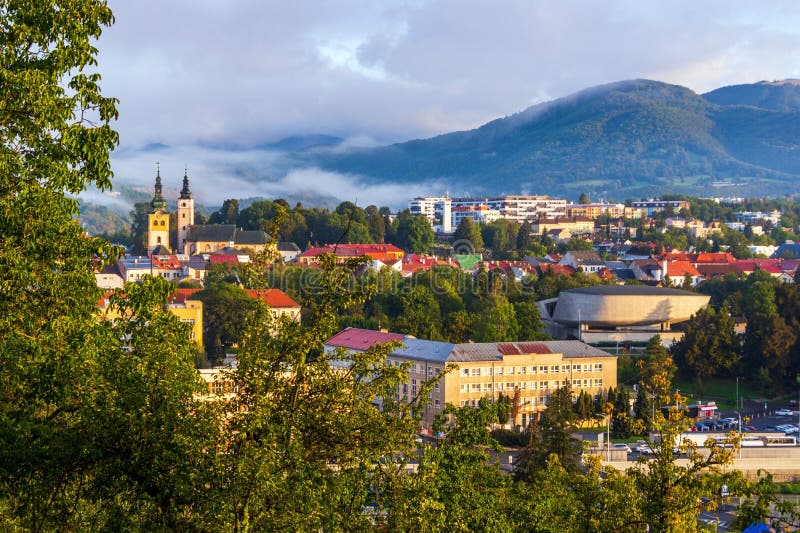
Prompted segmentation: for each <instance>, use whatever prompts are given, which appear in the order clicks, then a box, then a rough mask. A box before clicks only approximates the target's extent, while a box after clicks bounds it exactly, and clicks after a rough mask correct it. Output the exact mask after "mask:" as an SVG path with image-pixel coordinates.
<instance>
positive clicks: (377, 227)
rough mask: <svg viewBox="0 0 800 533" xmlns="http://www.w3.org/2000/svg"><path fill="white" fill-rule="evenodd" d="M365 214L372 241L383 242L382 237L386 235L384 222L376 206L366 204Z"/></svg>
mask: <svg viewBox="0 0 800 533" xmlns="http://www.w3.org/2000/svg"><path fill="white" fill-rule="evenodd" d="M365 215H366V219H367V227H368V228H369V234H370V236H371V237H372V242H377V243H382V242H384V237H385V236H386V222H385V221H384V219H383V215H381V213H380V211H379V210H378V208H377V207H375V206H374V205H369V206H367V209H366V210H365Z"/></svg>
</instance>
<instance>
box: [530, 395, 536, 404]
mask: <svg viewBox="0 0 800 533" xmlns="http://www.w3.org/2000/svg"><path fill="white" fill-rule="evenodd" d="M531 405H536V396H531Z"/></svg>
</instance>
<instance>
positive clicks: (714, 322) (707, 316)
mask: <svg viewBox="0 0 800 533" xmlns="http://www.w3.org/2000/svg"><path fill="white" fill-rule="evenodd" d="M733 328H734V323H733V318H732V317H731V316H730V315H729V314H728V312H727V310H726V309H724V308H723V309H722V310H720V311H719V312H717V311H714V308H713V307H706V308H703V309H700V310H699V311H698V312H697V313H696V314H694V315H693V316H692V318H690V319H689V322H688V323H687V325H686V332H685V333H684V335H683V338H682V339H681V340H680V341H678V342H677V343H675V344H673V345H672V347H671V348H670V353H671V355H672V356H673V358H674V359H675V364H676V365H677V367H678V368H679V369H680V370H681V372H682V373H683V374H684V375H686V376H693V377H696V378H698V379H700V380H703V379H707V378H710V377H714V376H726V375H730V374H731V372H732V371H733V370H734V369H735V368H736V366H737V365H738V363H739V356H740V341H739V339H738V338H737V335H736V333H735V332H734V329H733Z"/></svg>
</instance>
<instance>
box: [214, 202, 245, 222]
mask: <svg viewBox="0 0 800 533" xmlns="http://www.w3.org/2000/svg"><path fill="white" fill-rule="evenodd" d="M238 221H239V200H236V199H235V198H229V199H227V200H225V201H224V202H222V207H220V208H219V211H215V212H214V213H211V216H210V217H208V224H237V223H238Z"/></svg>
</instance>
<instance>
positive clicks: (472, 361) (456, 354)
mask: <svg viewBox="0 0 800 533" xmlns="http://www.w3.org/2000/svg"><path fill="white" fill-rule="evenodd" d="M389 341H400V342H402V343H403V347H401V348H398V349H396V350H394V351H392V353H391V354H390V355H389V356H388V358H387V361H386V362H387V364H388V365H394V366H400V365H402V364H404V363H408V364H409V365H410V367H411V368H410V371H409V375H408V382H407V383H404V384H403V385H401V387H400V389H399V390H398V396H399V398H400V399H404V400H406V401H410V400H411V399H412V398H414V397H415V396H416V395H417V393H418V391H419V388H420V387H421V386H422V383H423V382H424V381H425V380H427V379H430V378H435V377H436V376H441V377H440V379H439V380H438V381H437V382H436V384H435V385H434V388H433V391H432V393H431V398H430V402H429V404H428V405H427V406H426V408H425V411H424V413H423V423H424V424H425V425H426V426H427V427H430V425H431V424H432V423H433V421H434V418H435V416H436V415H437V414H438V413H440V412H441V411H442V409H444V407H445V405H446V404H448V403H450V404H453V405H455V406H456V407H461V406H466V405H472V406H475V405H477V403H478V401H479V400H480V399H481V398H483V397H489V398H490V399H493V400H494V399H497V397H498V395H499V394H500V393H502V394H505V395H507V396H510V397H512V398H513V397H515V396H517V397H518V398H519V403H518V406H517V409H516V411H517V412H516V418H515V419H514V420H513V424H514V425H516V426H521V427H525V426H527V424H528V422H530V421H531V420H534V419H536V418H537V417H538V413H540V412H541V411H543V410H544V409H545V408H546V407H547V403H548V402H549V401H550V395H551V394H552V393H553V392H554V391H555V390H556V389H557V388H559V387H561V386H564V385H566V384H567V383H569V384H570V385H571V386H572V392H573V394H574V395H576V396H577V394H579V393H580V391H582V390H583V391H586V392H587V393H589V394H591V395H596V394H598V393H605V392H606V391H607V390H608V388H609V387H616V386H617V357H616V356H615V355H612V354H609V353H607V352H604V351H602V350H600V349H598V348H594V347H592V346H589V345H588V344H584V343H582V342H580V341H531V342H497V343H462V344H451V343H446V342H435V341H428V340H421V339H416V338H414V337H411V336H408V335H399V334H395V333H385V332H380V331H372V330H363V329H357V328H347V329H345V330H343V331H341V332H339V333H337V334H336V335H335V336H333V337H332V338H331V339H329V340H328V341H327V342H326V343H325V346H326V349H328V350H331V349H335V348H345V349H348V350H359V351H363V350H366V349H368V348H369V347H371V346H373V345H375V344H378V343H385V342H389ZM449 364H455V365H456V366H457V369H456V370H455V371H453V372H448V373H445V368H446V367H447V366H448V365H449Z"/></svg>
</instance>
